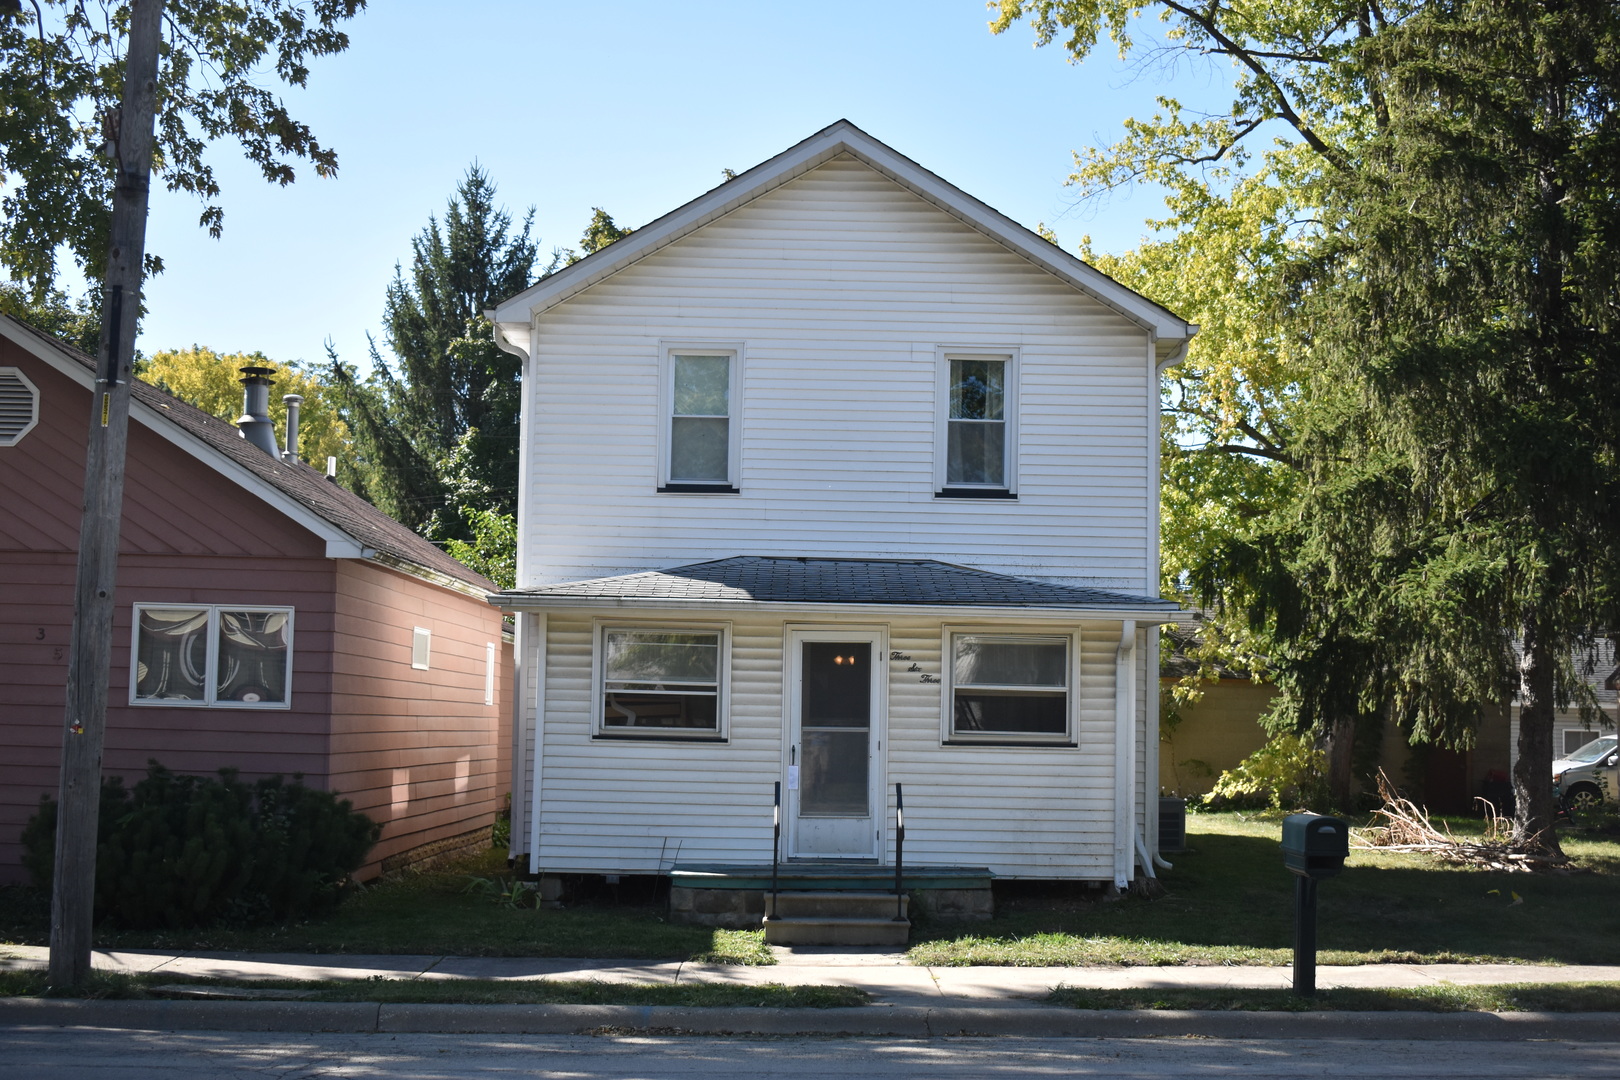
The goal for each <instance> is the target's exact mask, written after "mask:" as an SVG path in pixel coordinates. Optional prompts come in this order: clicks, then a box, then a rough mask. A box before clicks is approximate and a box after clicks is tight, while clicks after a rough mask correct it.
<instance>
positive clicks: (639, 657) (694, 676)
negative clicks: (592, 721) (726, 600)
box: [602, 630, 720, 732]
mask: <svg viewBox="0 0 1620 1080" xmlns="http://www.w3.org/2000/svg"><path fill="white" fill-rule="evenodd" d="M602 653H603V655H602V726H603V728H604V729H606V730H608V731H630V732H634V731H638V730H648V729H650V730H665V729H679V730H684V731H689V732H705V731H708V732H718V731H719V728H720V634H719V632H718V631H660V630H606V631H604V632H603V634H602Z"/></svg>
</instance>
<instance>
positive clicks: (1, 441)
mask: <svg viewBox="0 0 1620 1080" xmlns="http://www.w3.org/2000/svg"><path fill="white" fill-rule="evenodd" d="M0 375H13V376H16V378H17V381H18V382H20V383H22V384H23V388H24V389H26V390H27V391H28V393H29V396H30V398H31V399H32V400H31V401H30V403H29V409H30V412H29V415H28V423H26V424H24V425H23V426H22V428H21V430H19V431H18V432H17V433H16V434H15V435H9V436H0V447H6V446H16V445H17V444H18V443H20V442H22V441H23V439H24V438H25V437H26V436H27V435H28V433H29V432H30V431H33V430H34V428H36V427H38V426H39V387H37V386H35V385H34V380H32V379H30V378H29V377H28V376H27V375H24V374H23V371H22V368H15V367H0Z"/></svg>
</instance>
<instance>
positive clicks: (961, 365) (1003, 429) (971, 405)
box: [935, 352, 1017, 499]
mask: <svg viewBox="0 0 1620 1080" xmlns="http://www.w3.org/2000/svg"><path fill="white" fill-rule="evenodd" d="M940 368H941V377H942V381H943V383H944V385H943V388H942V391H943V392H942V393H941V394H940V398H941V404H942V410H941V412H942V415H941V416H940V419H939V437H938V443H939V446H938V451H939V452H938V458H939V465H938V467H937V468H936V470H935V471H936V474H937V475H936V477H935V481H936V490H937V492H938V495H939V496H940V497H943V498H980V499H982V498H992V499H994V498H1001V499H1006V498H1013V497H1015V496H1014V492H1015V490H1016V489H1015V487H1014V483H1013V477H1014V471H1015V464H1016V453H1015V451H1016V445H1017V444H1016V434H1017V432H1016V424H1015V422H1014V420H1015V414H1016V401H1017V395H1016V393H1015V374H1016V373H1015V369H1014V358H1013V357H1012V356H1011V355H1008V354H978V353H973V354H969V353H955V352H945V353H943V354H942V355H941V357H940Z"/></svg>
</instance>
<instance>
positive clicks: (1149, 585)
mask: <svg viewBox="0 0 1620 1080" xmlns="http://www.w3.org/2000/svg"><path fill="white" fill-rule="evenodd" d="M1196 333H1198V327H1197V326H1196V325H1193V324H1189V325H1188V327H1187V340H1186V341H1183V342H1182V343H1181V347H1180V348H1179V349H1177V350H1176V351H1175V352H1174V353H1172V354H1171V355H1170V356H1169V357H1168V358H1167V359H1165V360H1163V361H1159V360H1158V358H1157V356H1156V354H1155V342H1154V340H1153V335H1151V334H1150V335H1148V366H1149V367H1150V368H1151V369H1152V371H1153V380H1152V384H1151V385H1150V386H1149V387H1148V410H1147V412H1148V430H1147V437H1148V446H1149V447H1151V450H1150V453H1151V454H1152V458H1153V467H1152V468H1151V469H1150V470H1149V480H1148V494H1147V498H1148V505H1149V506H1150V507H1152V510H1153V512H1152V514H1151V515H1150V520H1149V525H1148V559H1147V580H1146V581H1145V582H1143V584H1144V585H1145V586H1146V589H1147V595H1149V596H1152V597H1155V598H1156V597H1158V595H1159V505H1160V500H1159V490H1160V485H1161V476H1162V466H1161V464H1160V445H1159V424H1160V422H1161V421H1160V413H1161V409H1162V406H1161V404H1160V397H1161V392H1162V384H1163V377H1164V373H1165V372H1166V371H1168V370H1169V369H1170V368H1173V367H1175V366H1176V365H1177V364H1180V363H1181V362H1182V361H1183V360H1185V359H1187V349H1188V347H1189V346H1190V345H1191V344H1192V337H1193V335H1194V334H1196ZM1144 660H1145V667H1146V671H1145V672H1144V674H1143V677H1144V678H1145V679H1146V680H1147V686H1146V688H1145V694H1146V697H1147V702H1146V709H1147V725H1146V732H1145V735H1144V738H1145V740H1146V743H1147V745H1146V746H1144V747H1143V750H1144V751H1145V756H1146V759H1147V760H1146V763H1145V767H1144V770H1143V771H1144V773H1145V774H1146V777H1147V784H1148V795H1147V799H1146V804H1147V806H1146V808H1147V812H1146V814H1145V815H1144V821H1143V824H1142V832H1140V833H1138V834H1137V837H1136V853H1137V859H1138V861H1139V862H1140V863H1141V864H1142V870H1143V872H1144V873H1146V874H1147V876H1148V877H1150V878H1151V877H1153V876H1154V874H1153V867H1155V866H1157V867H1159V868H1160V869H1161V870H1169V869H1172V867H1171V865H1170V863H1168V862H1166V861H1165V860H1164V859H1163V858H1162V857H1160V855H1159V851H1158V848H1159V801H1158V799H1156V798H1154V797H1153V795H1152V789H1153V787H1154V786H1156V785H1157V784H1158V780H1159V671H1158V667H1159V629H1158V627H1156V626H1155V627H1153V628H1152V629H1150V630H1149V631H1148V634H1147V655H1146V657H1145V658H1144ZM1132 722H1133V724H1134V717H1133V718H1132ZM1132 810H1133V813H1134V810H1135V808H1134V806H1133V807H1132Z"/></svg>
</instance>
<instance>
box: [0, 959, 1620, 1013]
mask: <svg viewBox="0 0 1620 1080" xmlns="http://www.w3.org/2000/svg"><path fill="white" fill-rule="evenodd" d="M774 951H775V953H776V959H777V962H776V964H775V965H774V966H771V967H746V966H735V965H726V964H693V963H681V962H674V961H671V962H662V963H661V962H649V961H635V960H577V959H535V958H526V957H456V956H350V955H337V954H323V955H307V954H274V953H267V954H250V953H195V952H159V951H144V950H130V951H117V952H97V953H96V954H95V966H96V968H97V969H98V970H100V971H109V972H128V973H152V974H159V975H174V976H176V977H182V976H191V977H208V978H218V979H238V980H256V979H370V978H384V979H592V980H596V981H599V982H627V983H731V984H736V985H750V984H759V983H781V984H784V985H789V986H854V987H859V988H861V989H863V990H865V991H867V992H868V993H870V994H872V996H873V997H874V999H875V1000H876V1002H877V1003H878V1004H883V1005H891V1006H931V1007H939V1006H941V1005H947V1004H949V1005H954V1006H962V1007H978V1008H983V1007H994V1006H1002V1007H1006V1006H1011V1007H1024V1008H1033V1007H1036V1003H1037V1002H1038V1001H1039V1000H1040V999H1041V998H1043V997H1044V996H1045V995H1046V993H1047V992H1048V991H1049V990H1051V989H1052V988H1053V987H1056V986H1072V987H1086V988H1091V989H1099V990H1119V989H1130V988H1150V989H1151V988H1170V987H1189V988H1203V989H1216V988H1232V989H1238V988H1243V989H1287V988H1289V987H1290V986H1292V984H1293V973H1292V971H1291V969H1289V968H1286V967H1045V968H1018V967H915V966H913V965H911V964H910V963H908V962H907V961H906V958H905V955H904V954H903V953H897V952H883V951H875V950H873V951H860V950H854V951H852V950H848V949H833V948H820V947H817V948H811V947H797V948H776V949H775V950H774ZM47 956H48V950H47V949H45V948H44V947H40V946H21V945H10V946H0V970H10V971H14V970H24V969H42V968H44V967H45V964H46V959H47ZM1549 982H1620V966H1551V965H1530V964H1523V965H1520V964H1368V965H1364V966H1358V967H1328V966H1322V967H1318V968H1317V972H1316V984H1317V986H1318V987H1319V988H1320V989H1323V990H1328V989H1335V988H1339V987H1423V986H1439V985H1445V984H1447V983H1450V984H1453V985H1470V986H1479V985H1490V984H1498V983H1549Z"/></svg>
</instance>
